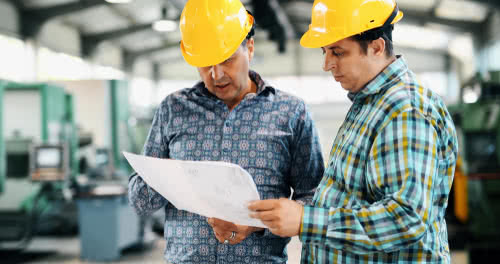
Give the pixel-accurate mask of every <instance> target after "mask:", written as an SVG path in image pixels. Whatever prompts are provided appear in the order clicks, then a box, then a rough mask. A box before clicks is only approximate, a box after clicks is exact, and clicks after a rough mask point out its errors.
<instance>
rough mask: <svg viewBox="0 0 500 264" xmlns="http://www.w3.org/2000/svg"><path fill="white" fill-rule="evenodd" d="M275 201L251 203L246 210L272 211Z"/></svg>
mask: <svg viewBox="0 0 500 264" xmlns="http://www.w3.org/2000/svg"><path fill="white" fill-rule="evenodd" d="M277 201H278V200H276V199H270V200H260V201H253V202H250V203H249V204H248V209H250V210H251V211H267V210H272V209H273V208H274V205H275V204H276V202H277Z"/></svg>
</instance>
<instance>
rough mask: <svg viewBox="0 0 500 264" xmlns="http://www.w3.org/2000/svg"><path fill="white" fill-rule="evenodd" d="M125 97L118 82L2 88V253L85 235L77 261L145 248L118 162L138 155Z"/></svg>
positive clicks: (4, 85) (113, 256)
mask: <svg viewBox="0 0 500 264" xmlns="http://www.w3.org/2000/svg"><path fill="white" fill-rule="evenodd" d="M81 86H85V87H86V88H87V89H78V87H81ZM63 87H64V88H63ZM82 91H83V93H82ZM89 91H95V92H97V93H98V94H92V93H90V92H89ZM127 91H128V90H127V83H126V82H124V81H116V80H112V81H92V82H85V81H80V82H71V83H65V84H63V85H52V84H18V83H11V82H2V85H1V86H0V107H1V109H2V113H4V114H3V115H2V116H3V118H2V119H0V121H1V124H2V125H1V126H2V127H4V128H5V129H4V130H2V131H5V134H3V133H2V134H0V136H1V140H2V144H1V146H2V149H0V153H1V155H0V158H1V164H2V167H0V172H1V174H0V191H1V192H0V249H11V250H12V249H13V250H22V249H23V248H25V247H26V246H27V245H28V243H29V242H30V240H31V239H32V238H33V237H34V236H39V235H57V236H64V235H74V234H76V233H77V232H78V230H80V231H82V230H83V231H85V232H84V233H80V235H81V237H82V242H81V244H82V258H86V259H91V260H92V259H93V260H113V259H116V258H118V257H119V254H120V250H121V249H123V248H124V247H129V246H131V245H138V244H139V245H140V244H142V243H143V242H144V236H145V233H147V232H145V226H146V219H142V218H139V217H138V216H137V215H136V214H135V213H134V212H133V210H132V209H131V208H130V207H129V205H128V201H127V198H126V185H127V179H128V174H129V173H130V168H129V167H128V164H127V163H126V161H125V159H124V158H123V155H122V154H121V152H122V151H124V150H127V151H134V152H138V151H139V150H138V149H136V148H134V146H136V145H137V144H134V143H133V142H134V139H133V138H132V137H133V132H134V131H133V130H132V128H131V127H130V125H129V123H130V120H129V112H128V92H127ZM86 100H91V102H88V101H86ZM75 110H76V111H81V112H80V114H77V113H76V111H75ZM76 117H78V118H80V119H79V120H78V126H79V129H77V125H76V122H75V118H76ZM108 133H109V134H108ZM96 140H97V141H99V142H98V143H97V144H96V143H95V142H94V141H96ZM103 212H106V213H107V214H108V215H104V214H103ZM107 233H109V234H108V235H103V234H107ZM124 234H128V235H124ZM89 248H90V249H89ZM97 249H100V250H101V251H98V250H97Z"/></svg>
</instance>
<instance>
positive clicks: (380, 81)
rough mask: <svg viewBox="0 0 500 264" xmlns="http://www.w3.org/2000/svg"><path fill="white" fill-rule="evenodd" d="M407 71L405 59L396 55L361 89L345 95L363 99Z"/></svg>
mask: <svg viewBox="0 0 500 264" xmlns="http://www.w3.org/2000/svg"><path fill="white" fill-rule="evenodd" d="M407 71H408V66H407V64H406V61H405V59H404V58H403V56H401V55H397V56H396V60H395V61H393V62H392V63H391V64H389V66H387V67H386V68H385V69H384V70H383V71H382V72H381V73H379V74H378V75H377V76H376V77H375V78H374V79H373V80H371V81H370V82H368V84H366V86H365V87H364V88H362V89H361V91H359V92H357V93H348V94H347V97H348V98H349V99H350V100H351V101H355V100H360V99H364V98H366V97H367V96H369V95H372V94H377V93H379V92H380V91H381V90H382V89H385V88H386V87H387V86H388V85H390V84H392V83H393V81H394V80H397V79H399V78H400V77H401V76H402V75H403V74H405V73H406V72H407Z"/></svg>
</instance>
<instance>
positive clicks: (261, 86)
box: [194, 70, 276, 97]
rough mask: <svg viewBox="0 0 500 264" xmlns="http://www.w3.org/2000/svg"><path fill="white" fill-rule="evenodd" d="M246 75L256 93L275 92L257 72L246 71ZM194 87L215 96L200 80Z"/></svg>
mask: <svg viewBox="0 0 500 264" xmlns="http://www.w3.org/2000/svg"><path fill="white" fill-rule="evenodd" d="M248 76H249V77H250V79H251V80H252V81H253V82H254V83H255V84H256V85H257V92H256V94H257V95H261V94H262V95H265V94H266V93H265V92H266V91H269V93H273V94H275V93H276V90H275V89H274V87H272V86H271V85H270V84H269V83H268V82H266V81H264V80H263V79H262V77H260V75H259V74H258V73H257V72H255V71H252V70H250V71H249V72H248ZM194 88H196V90H198V91H200V92H202V93H203V94H205V95H208V96H214V97H215V95H213V94H212V93H210V92H209V91H208V89H207V87H205V84H204V83H203V82H202V81H200V82H198V83H196V84H195V86H194Z"/></svg>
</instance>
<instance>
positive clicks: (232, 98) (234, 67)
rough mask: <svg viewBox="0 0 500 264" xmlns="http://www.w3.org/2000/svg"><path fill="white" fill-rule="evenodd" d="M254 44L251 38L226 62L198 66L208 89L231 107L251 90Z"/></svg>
mask: <svg viewBox="0 0 500 264" xmlns="http://www.w3.org/2000/svg"><path fill="white" fill-rule="evenodd" d="M253 44H254V42H253V39H249V40H248V41H247V43H246V45H245V46H240V47H239V48H238V49H237V50H236V52H234V54H233V55H232V56H231V57H229V58H228V59H227V60H225V61H224V62H222V63H219V64H217V65H214V66H208V67H200V68H198V72H199V73H200V76H201V79H202V81H203V82H204V83H205V86H206V87H207V89H208V91H210V93H212V94H214V95H215V96H217V97H218V98H219V99H221V100H223V101H224V102H225V103H226V104H227V105H228V107H229V108H230V109H232V108H234V106H236V105H237V104H238V103H239V102H240V101H241V100H242V99H243V98H244V97H245V95H246V94H247V93H249V92H250V91H251V87H252V86H251V80H250V78H249V76H248V71H249V65H250V61H251V60H252V57H253V51H254V46H253Z"/></svg>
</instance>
